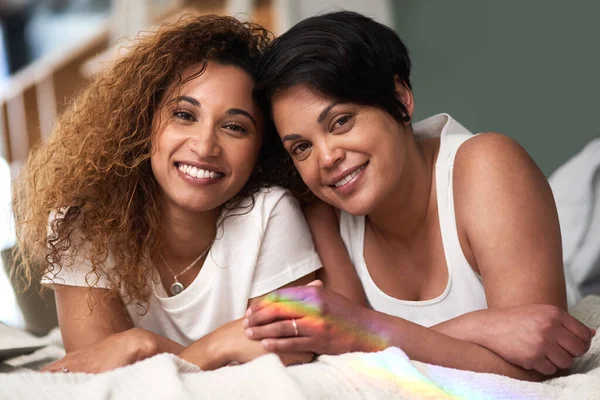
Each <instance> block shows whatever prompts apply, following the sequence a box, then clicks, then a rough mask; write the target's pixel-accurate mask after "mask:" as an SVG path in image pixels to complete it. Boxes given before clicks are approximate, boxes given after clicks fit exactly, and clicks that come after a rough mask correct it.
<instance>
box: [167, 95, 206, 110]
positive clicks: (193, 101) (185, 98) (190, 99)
mask: <svg viewBox="0 0 600 400" xmlns="http://www.w3.org/2000/svg"><path fill="white" fill-rule="evenodd" d="M180 101H186V102H188V103H190V104H191V105H193V106H196V107H200V102H199V101H198V100H196V99H195V98H193V97H190V96H178V97H176V98H174V99H173V102H174V103H179V102H180Z"/></svg>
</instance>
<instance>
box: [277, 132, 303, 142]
mask: <svg viewBox="0 0 600 400" xmlns="http://www.w3.org/2000/svg"><path fill="white" fill-rule="evenodd" d="M300 138H302V136H300V135H298V134H297V133H290V134H289V135H285V136H284V137H283V138H281V142H282V143H285V142H286V141H288V140H296V139H300Z"/></svg>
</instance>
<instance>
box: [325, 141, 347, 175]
mask: <svg viewBox="0 0 600 400" xmlns="http://www.w3.org/2000/svg"><path fill="white" fill-rule="evenodd" d="M319 153H320V155H319V164H320V167H321V168H325V169H329V168H333V167H335V166H336V165H337V164H339V163H340V162H341V161H342V160H343V159H344V158H345V157H346V152H345V151H344V150H343V149H342V148H341V147H340V146H338V145H336V144H335V143H332V142H331V141H328V142H325V143H323V144H322V146H320V149H319Z"/></svg>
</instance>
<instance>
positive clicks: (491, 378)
mask: <svg viewBox="0 0 600 400" xmlns="http://www.w3.org/2000/svg"><path fill="white" fill-rule="evenodd" d="M572 312H573V314H574V315H576V316H577V317H578V318H580V319H581V320H582V321H584V322H585V323H587V324H588V325H590V326H594V327H598V325H600V297H598V296H593V297H588V298H586V299H584V300H583V301H582V302H581V303H580V304H578V306H577V307H576V308H575V309H574V310H573V311H572ZM232 398H233V399H257V400H258V399H261V400H262V399H290V400H294V399H330V398H336V399H337V398H340V399H392V398H393V399H577V400H582V399H600V334H599V335H598V336H597V337H595V338H594V340H593V341H592V348H591V349H590V351H589V352H588V353H587V354H586V355H585V356H584V357H582V358H580V359H578V360H577V361H576V363H575V365H574V366H573V368H572V370H571V375H569V376H567V377H562V378H555V379H552V380H549V381H547V382H544V383H531V382H522V381H518V380H514V379H510V378H507V377H503V376H499V375H493V374H481V373H475V372H467V371H460V370H455V369H450V368H443V367H438V366H434V365H429V364H424V363H419V362H415V361H411V360H409V359H408V358H407V357H406V355H405V354H404V353H403V352H402V351H401V350H400V349H397V348H389V349H387V350H385V351H382V352H379V353H349V354H344V355H341V356H321V357H320V358H319V360H318V361H316V362H314V363H312V364H307V365H301V366H295V367H289V368H285V367H284V366H283V365H282V364H281V362H280V361H279V359H278V358H277V357H276V356H274V355H267V356H264V357H261V358H259V359H257V360H254V361H253V362H250V363H248V364H245V365H240V366H233V367H226V368H222V369H219V370H217V371H209V372H202V371H199V370H198V368H197V367H195V366H193V365H191V364H188V363H186V362H184V361H182V360H180V359H179V358H177V357H176V356H173V355H168V354H161V355H157V356H155V357H152V358H150V359H147V360H144V361H141V362H139V363H137V364H134V365H131V366H128V367H124V368H120V369H117V370H114V371H110V372H106V373H103V374H98V375H89V374H60V373H56V374H50V373H39V372H33V371H30V372H29V371H28V372H16V373H11V374H0V399H40V400H44V399H48V400H56V399H78V400H79V399H98V400H100V399H127V400H133V399H165V400H167V399H173V400H185V399H232Z"/></svg>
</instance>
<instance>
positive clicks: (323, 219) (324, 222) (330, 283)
mask: <svg viewBox="0 0 600 400" xmlns="http://www.w3.org/2000/svg"><path fill="white" fill-rule="evenodd" d="M304 216H305V217H306V221H307V222H308V226H309V228H310V233H311V235H312V237H313V241H314V242H315V248H316V250H317V253H319V257H320V258H321V262H322V263H323V268H321V269H320V270H319V272H318V278H319V279H320V280H321V281H322V282H323V284H324V285H325V287H326V288H328V289H331V290H333V291H334V292H337V293H339V294H341V295H343V296H345V297H347V298H349V299H350V300H352V301H354V302H355V303H357V304H361V305H364V306H366V305H367V299H366V297H365V292H364V290H363V287H362V284H361V282H360V279H359V278H358V275H357V274H356V270H355V269H354V265H353V264H352V260H351V259H350V256H349V255H348V251H347V250H346V246H345V245H344V242H343V241H342V238H341V236H340V231H339V219H338V216H337V215H336V210H335V209H334V208H333V207H331V206H330V205H329V204H327V203H324V202H322V201H320V200H317V201H315V202H314V203H312V204H310V205H308V206H306V207H305V208H304Z"/></svg>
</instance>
